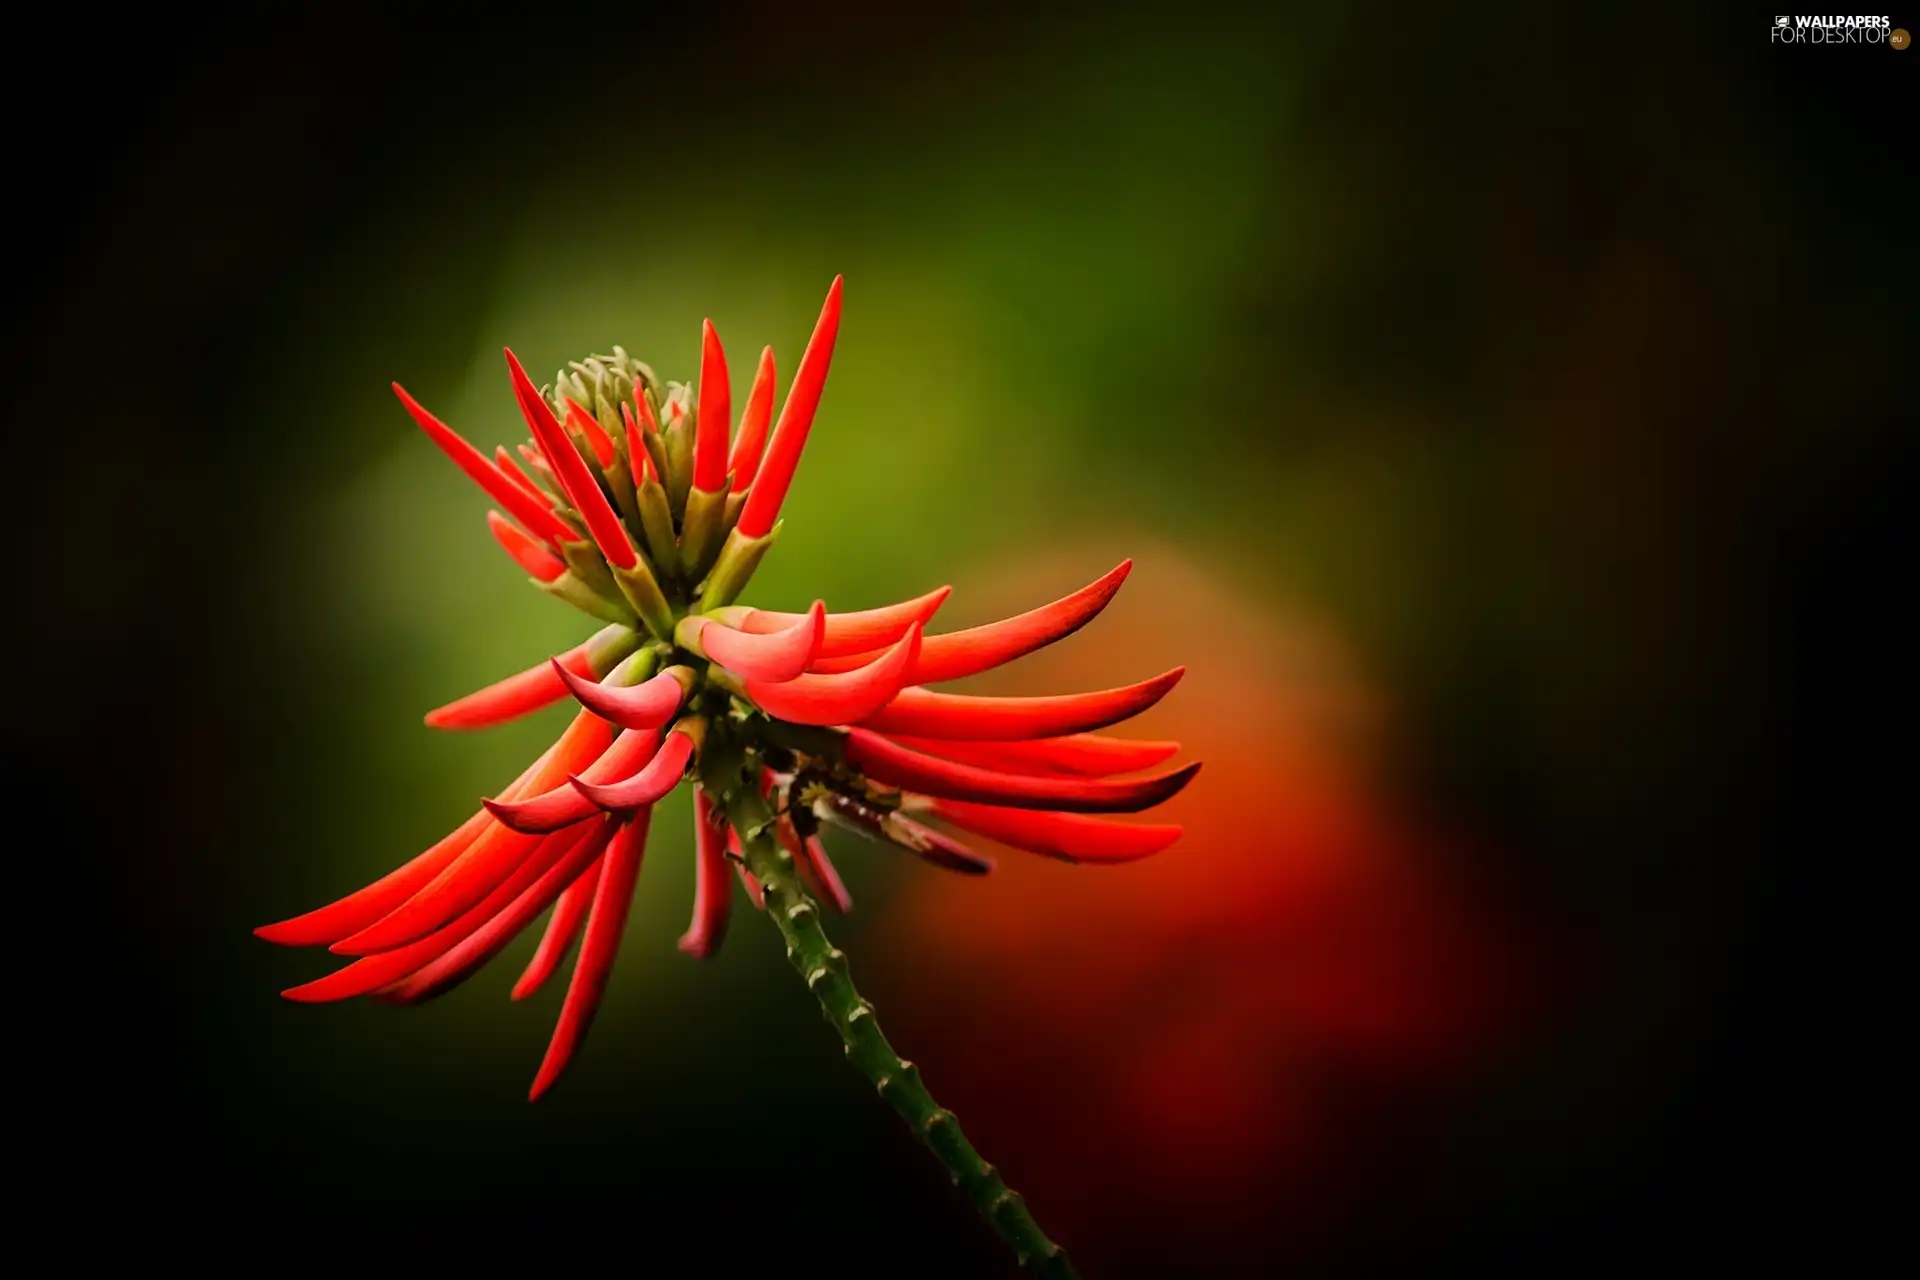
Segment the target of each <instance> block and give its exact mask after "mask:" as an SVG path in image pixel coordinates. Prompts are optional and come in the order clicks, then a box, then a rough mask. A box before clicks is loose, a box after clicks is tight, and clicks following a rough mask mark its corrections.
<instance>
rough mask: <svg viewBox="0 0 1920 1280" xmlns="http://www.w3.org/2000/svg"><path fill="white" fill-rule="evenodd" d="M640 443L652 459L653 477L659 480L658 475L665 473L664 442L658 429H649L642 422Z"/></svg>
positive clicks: (665, 454) (665, 452)
mask: <svg viewBox="0 0 1920 1280" xmlns="http://www.w3.org/2000/svg"><path fill="white" fill-rule="evenodd" d="M640 443H641V445H642V446H644V447H645V449H646V451H647V457H649V458H651V459H652V460H653V475H654V479H656V480H659V479H660V477H662V476H664V475H666V474H667V446H666V444H665V443H664V442H662V441H661V439H660V433H659V432H658V431H649V430H647V428H646V426H645V425H644V424H641V425H640ZM664 483H665V482H664V481H662V484H664ZM661 492H663V493H664V492H665V489H664V488H663V489H662V490H661Z"/></svg>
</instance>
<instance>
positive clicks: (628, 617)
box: [528, 570, 640, 627]
mask: <svg viewBox="0 0 1920 1280" xmlns="http://www.w3.org/2000/svg"><path fill="white" fill-rule="evenodd" d="M528 581H529V582H531V583H533V585H534V586H536V587H539V588H540V589H541V590H542V591H544V592H546V593H547V594H548V595H550V596H552V597H553V598H554V599H556V600H564V601H566V602H567V603H568V604H570V605H572V606H573V607H574V608H576V609H578V610H579V611H580V612H582V613H584V614H586V615H588V616H589V617H593V618H598V619H600V620H601V621H602V622H617V623H619V624H620V625H621V626H623V627H636V626H638V625H640V618H639V615H638V614H636V613H634V611H633V610H632V609H631V608H630V607H628V605H627V602H626V601H625V600H623V599H621V598H620V597H619V596H615V597H613V598H612V599H609V598H607V597H606V596H603V595H601V594H599V593H598V592H596V591H593V590H592V589H591V588H589V587H588V586H587V584H586V583H584V582H582V581H580V579H579V578H577V577H575V576H574V574H573V572H572V570H568V571H567V572H566V573H563V574H561V575H560V576H559V577H557V578H555V579H554V580H553V581H552V582H542V581H540V579H538V578H529V579H528Z"/></svg>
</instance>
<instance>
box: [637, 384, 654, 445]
mask: <svg viewBox="0 0 1920 1280" xmlns="http://www.w3.org/2000/svg"><path fill="white" fill-rule="evenodd" d="M633 407H634V408H635V409H637V410H638V411H639V413H640V423H641V425H642V426H643V427H645V428H646V429H647V430H648V431H651V432H653V434H655V435H659V434H660V419H658V418H656V417H654V416H653V404H652V403H651V402H650V401H649V400H648V399H647V393H646V389H645V388H644V387H642V386H641V384H640V379H638V378H635V379H634V380H633ZM646 451H647V450H646V446H645V445H642V446H641V448H640V452H642V453H645V452H646Z"/></svg>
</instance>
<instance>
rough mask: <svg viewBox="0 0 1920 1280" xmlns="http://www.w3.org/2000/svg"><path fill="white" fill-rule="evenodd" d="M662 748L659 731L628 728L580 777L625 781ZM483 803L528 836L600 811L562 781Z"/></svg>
mask: <svg viewBox="0 0 1920 1280" xmlns="http://www.w3.org/2000/svg"><path fill="white" fill-rule="evenodd" d="M659 750H660V733H659V730H657V729H628V730H626V731H625V732H624V733H622V734H621V735H620V736H619V737H617V738H615V739H614V740H613V745H612V746H610V747H608V748H607V750H606V752H605V754H603V755H602V756H601V757H600V758H599V759H598V760H595V761H594V762H593V763H592V764H590V765H588V766H587V767H586V769H585V771H584V772H582V773H581V775H580V776H581V778H583V779H585V780H586V781H588V782H595V783H602V782H622V781H625V780H626V779H628V778H631V777H632V776H633V775H634V774H636V773H638V772H639V771H640V770H641V769H643V768H645V767H646V764H647V762H648V761H649V760H651V759H653V757H654V753H655V752H657V751H659ZM480 803H481V804H483V805H485V806H486V807H487V812H488V813H491V814H492V815H493V816H494V817H496V818H498V819H499V820H500V821H501V823H503V824H504V825H506V826H508V827H511V828H512V829H513V830H515V831H521V832H525V833H527V834H528V835H544V834H545V833H547V832H549V831H558V830H559V829H560V828H562V827H569V826H572V825H573V824H574V823H576V822H578V821H580V820H581V819H582V818H590V817H592V816H593V815H594V813H596V812H597V811H598V810H597V808H596V806H595V805H594V803H593V801H591V800H589V799H587V798H586V797H585V796H583V795H581V794H580V790H579V788H577V787H575V786H574V785H573V784H572V783H570V782H562V783H560V784H558V785H556V786H554V787H552V788H551V789H549V790H546V791H543V792H541V793H540V794H539V795H537V796H528V797H527V798H526V799H524V800H482V801H481V802H480Z"/></svg>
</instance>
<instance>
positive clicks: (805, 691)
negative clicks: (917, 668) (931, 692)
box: [745, 622, 921, 724]
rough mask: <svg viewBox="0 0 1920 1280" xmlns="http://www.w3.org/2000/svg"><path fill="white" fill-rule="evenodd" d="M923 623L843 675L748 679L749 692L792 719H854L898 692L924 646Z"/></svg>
mask: <svg viewBox="0 0 1920 1280" xmlns="http://www.w3.org/2000/svg"><path fill="white" fill-rule="evenodd" d="M920 643H921V641H920V624H919V623H917V622H916V623H914V624H912V625H911V626H909V627H908V628H907V634H906V635H904V636H902V637H900V640H899V642H898V643H896V644H895V645H894V646H893V648H891V649H889V650H887V651H886V653H885V654H883V655H882V656H881V657H880V658H879V659H878V660H877V661H875V662H872V663H869V664H868V665H867V666H864V667H862V668H860V669H859V670H857V671H848V672H846V673H844V674H842V675H830V676H820V675H804V676H798V677H796V678H795V679H792V680H787V681H784V682H776V681H771V680H748V681H747V682H746V684H745V688H746V692H747V696H748V697H749V698H751V699H753V701H754V703H755V704H757V705H758V706H759V708H760V709H761V710H762V711H764V712H766V713H767V714H768V715H770V716H773V717H774V718H775V719H779V720H786V721H789V722H791V723H793V724H852V723H853V722H854V721H857V720H862V719H865V718H866V717H868V716H871V715H872V714H873V713H874V712H876V711H878V710H879V709H880V708H881V707H884V706H885V705H886V704H887V703H888V702H890V701H891V700H892V699H893V698H894V697H895V696H896V695H897V694H898V693H899V692H900V686H901V684H902V683H903V682H904V681H905V680H906V677H907V672H908V671H909V670H910V669H911V668H912V666H913V661H914V658H915V657H916V656H917V655H918V654H919V652H920Z"/></svg>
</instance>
